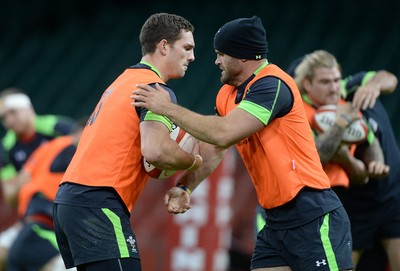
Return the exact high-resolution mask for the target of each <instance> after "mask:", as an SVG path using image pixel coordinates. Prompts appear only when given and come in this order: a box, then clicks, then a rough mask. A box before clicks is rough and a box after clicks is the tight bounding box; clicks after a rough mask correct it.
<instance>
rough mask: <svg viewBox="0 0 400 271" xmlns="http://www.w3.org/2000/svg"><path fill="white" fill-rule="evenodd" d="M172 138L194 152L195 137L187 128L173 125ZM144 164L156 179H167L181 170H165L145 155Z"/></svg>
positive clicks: (189, 151) (185, 149) (185, 148)
mask: <svg viewBox="0 0 400 271" xmlns="http://www.w3.org/2000/svg"><path fill="white" fill-rule="evenodd" d="M169 136H170V138H171V139H172V140H174V141H175V142H176V143H178V145H179V146H180V147H181V148H182V149H183V150H184V151H186V152H188V153H192V151H193V147H194V144H195V140H196V139H195V138H194V137H193V136H191V135H190V134H189V133H187V132H186V131H185V130H183V129H182V128H180V127H179V126H176V125H175V126H173V127H172V131H171V133H170V134H169ZM143 165H144V168H145V170H146V172H147V174H148V175H149V176H150V177H153V178H156V179H166V178H169V177H172V176H173V175H175V174H176V173H177V172H178V171H179V170H163V169H159V168H156V167H155V166H153V165H152V164H150V163H149V162H148V161H147V160H146V159H145V158H144V157H143Z"/></svg>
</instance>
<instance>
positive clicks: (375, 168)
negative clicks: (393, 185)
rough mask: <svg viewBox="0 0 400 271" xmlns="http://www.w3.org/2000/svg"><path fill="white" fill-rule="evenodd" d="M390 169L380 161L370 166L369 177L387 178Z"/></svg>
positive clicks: (373, 162)
mask: <svg viewBox="0 0 400 271" xmlns="http://www.w3.org/2000/svg"><path fill="white" fill-rule="evenodd" d="M389 170H390V167H389V166H388V165H386V164H384V163H381V162H378V161H372V162H370V163H369V164H368V176H369V177H371V178H379V177H385V176H387V175H388V174H389Z"/></svg>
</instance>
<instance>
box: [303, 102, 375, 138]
mask: <svg viewBox="0 0 400 271" xmlns="http://www.w3.org/2000/svg"><path fill="white" fill-rule="evenodd" d="M359 115H360V119H358V120H356V121H354V122H352V123H351V124H350V126H348V127H347V128H346V131H345V132H344V133H343V136H342V141H343V142H344V143H348V144H359V143H361V142H363V141H364V140H366V138H367V136H368V126H367V124H366V123H365V121H364V119H363V117H362V114H361V112H360V113H359ZM335 123H336V106H335V105H323V106H320V107H319V108H318V109H317V111H316V112H315V114H314V118H313V120H312V123H311V127H312V128H313V129H314V130H316V131H317V132H326V131H328V130H329V129H330V128H331V127H332V126H333V125H334V124H335Z"/></svg>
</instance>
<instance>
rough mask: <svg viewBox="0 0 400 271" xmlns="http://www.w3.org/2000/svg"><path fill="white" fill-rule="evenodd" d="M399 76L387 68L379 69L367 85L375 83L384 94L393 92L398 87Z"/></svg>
mask: <svg viewBox="0 0 400 271" xmlns="http://www.w3.org/2000/svg"><path fill="white" fill-rule="evenodd" d="M397 83H398V80H397V77H396V76H395V75H394V74H392V73H390V72H388V71H385V70H381V71H378V72H377V73H376V74H375V76H374V77H372V78H371V79H370V80H369V81H368V82H367V84H366V85H368V84H375V85H376V86H377V87H378V89H379V90H380V92H381V93H382V94H389V93H392V92H393V91H394V90H395V89H396V87H397Z"/></svg>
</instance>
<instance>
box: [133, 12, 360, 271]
mask: <svg viewBox="0 0 400 271" xmlns="http://www.w3.org/2000/svg"><path fill="white" fill-rule="evenodd" d="M214 48H215V52H216V54H217V59H216V61H215V64H216V65H217V66H218V67H219V68H220V69H221V71H222V72H221V81H222V83H223V84H224V85H223V86H222V88H221V89H220V91H219V93H218V95H217V98H216V110H217V114H218V116H203V115H200V114H197V113H195V112H192V111H190V110H188V109H186V108H184V107H181V106H179V105H177V104H174V103H173V102H171V99H170V96H169V93H168V92H166V91H164V90H163V89H162V88H161V87H159V86H157V89H155V88H152V87H150V86H148V85H142V84H141V85H138V88H139V90H135V91H133V95H132V99H134V102H133V103H132V105H134V106H137V107H145V108H146V109H148V110H150V111H152V112H154V113H157V114H160V115H165V116H167V117H168V118H169V119H170V120H171V121H173V122H174V123H176V124H177V125H178V126H180V127H182V128H183V129H184V130H186V131H187V132H189V133H190V134H191V135H193V136H194V137H196V138H198V139H199V140H201V141H204V142H202V143H201V145H200V153H201V154H202V156H203V158H204V162H203V165H202V166H201V167H200V168H199V169H198V170H196V171H194V172H186V173H185V174H184V175H182V176H181V177H180V178H179V180H178V186H182V185H183V186H185V187H187V188H188V189H189V190H190V191H193V190H194V189H195V188H196V187H197V186H198V185H199V184H200V183H201V181H202V180H203V179H205V178H206V177H207V176H208V175H209V174H211V172H212V171H213V170H214V169H215V168H216V166H217V165H218V164H219V162H220V161H221V159H222V157H223V155H224V153H225V151H226V149H227V148H229V147H230V146H232V145H235V147H236V149H237V150H238V152H239V154H240V155H241V157H242V159H243V161H244V163H245V165H246V168H247V170H248V172H249V175H250V177H251V179H252V182H253V184H254V188H255V190H256V193H257V198H258V201H259V204H260V205H261V206H262V207H263V208H264V209H265V212H266V214H267V221H266V225H265V226H264V228H263V229H262V230H261V231H260V233H259V234H258V237H257V241H256V244H255V249H254V252H253V258H252V263H251V270H257V271H261V270H276V271H277V270H280V271H283V270H287V271H289V270H294V271H304V270H352V268H353V265H352V260H351V249H352V239H351V233H350V223H349V219H348V217H347V214H346V212H345V210H344V208H343V206H342V203H341V202H340V200H339V198H338V197H337V195H336V194H335V193H334V192H333V191H332V190H331V189H330V182H329V179H328V177H327V176H326V174H325V172H324V170H323V169H322V166H321V162H320V158H319V156H318V153H317V150H316V147H315V143H314V139H313V135H312V132H311V128H310V126H309V124H308V120H307V117H306V114H305V111H304V108H303V104H302V99H301V96H300V92H299V90H298V88H297V86H296V83H295V82H294V80H293V79H292V77H290V76H289V75H288V74H286V73H285V72H284V71H282V70H281V69H280V68H279V67H277V66H276V65H274V64H270V63H268V60H267V51H268V43H267V41H266V31H265V29H264V27H263V25H262V22H261V20H260V18H259V17H257V16H254V17H251V18H240V19H236V20H233V21H230V22H228V23H226V24H225V25H223V26H222V27H221V28H220V29H219V30H218V32H217V33H216V34H215V37H214ZM206 142H207V143H208V144H207V143H206ZM165 203H166V206H167V209H168V211H169V212H171V213H184V212H186V211H187V210H189V209H190V198H189V193H185V192H182V189H181V188H179V187H173V188H171V189H170V190H169V191H168V192H167V194H166V196H165Z"/></svg>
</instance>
